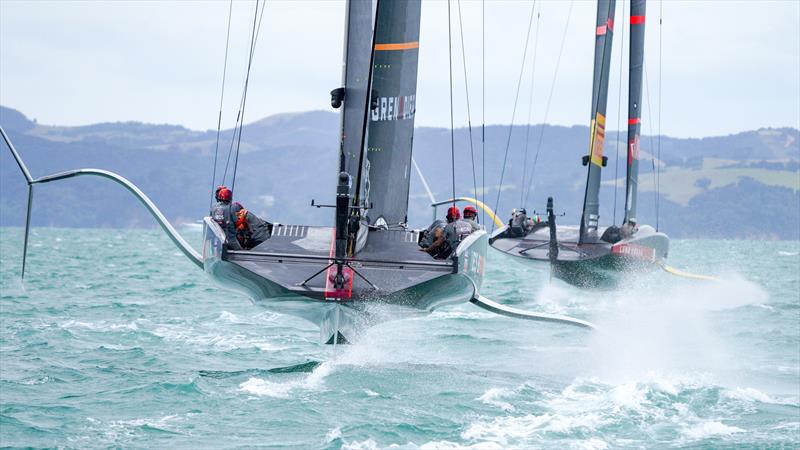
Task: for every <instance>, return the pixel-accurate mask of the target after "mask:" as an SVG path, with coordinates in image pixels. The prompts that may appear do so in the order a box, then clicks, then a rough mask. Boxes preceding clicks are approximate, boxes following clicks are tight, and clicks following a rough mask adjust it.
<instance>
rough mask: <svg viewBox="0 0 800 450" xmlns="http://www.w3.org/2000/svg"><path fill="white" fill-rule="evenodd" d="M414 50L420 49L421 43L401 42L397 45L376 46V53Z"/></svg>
mask: <svg viewBox="0 0 800 450" xmlns="http://www.w3.org/2000/svg"><path fill="white" fill-rule="evenodd" d="M412 48H419V41H414V42H400V43H397V44H375V50H376V51H391V50H411V49H412Z"/></svg>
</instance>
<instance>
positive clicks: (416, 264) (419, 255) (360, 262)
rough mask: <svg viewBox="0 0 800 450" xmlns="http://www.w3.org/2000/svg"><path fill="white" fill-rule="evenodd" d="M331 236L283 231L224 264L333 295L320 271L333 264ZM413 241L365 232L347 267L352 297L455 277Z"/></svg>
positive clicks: (402, 233) (306, 229)
mask: <svg viewBox="0 0 800 450" xmlns="http://www.w3.org/2000/svg"><path fill="white" fill-rule="evenodd" d="M333 233H334V232H333V228H331V227H311V226H296V225H283V226H281V227H278V228H276V229H275V230H274V231H273V235H272V237H271V238H270V239H269V240H267V241H266V242H264V243H262V244H261V245H259V246H257V247H256V248H254V249H252V250H249V251H228V252H226V254H225V256H224V258H223V259H224V260H226V261H228V262H232V263H234V264H236V265H238V266H240V267H241V268H243V269H246V270H248V271H250V272H253V273H254V274H256V275H258V276H260V277H263V278H266V279H269V280H271V281H273V282H275V283H277V284H279V285H281V286H283V287H284V288H286V289H288V290H290V291H293V292H295V293H301V294H303V295H309V296H315V297H324V296H325V293H326V291H327V292H328V293H330V290H331V289H332V288H331V283H330V282H329V280H328V275H329V273H328V270H324V269H325V267H326V266H328V265H329V264H330V263H331V262H332V259H331V256H332V254H333V247H332V243H333V238H334V234H333ZM417 238H418V233H417V232H415V231H406V230H370V231H369V234H368V237H367V243H366V245H365V246H364V248H363V249H362V250H361V251H359V252H358V253H357V254H356V257H355V258H353V259H352V260H351V261H350V265H351V267H352V268H353V269H354V270H355V271H356V272H357V273H352V274H351V277H352V280H353V283H352V295H353V297H354V298H359V297H366V296H375V295H376V294H378V295H383V294H387V293H392V292H396V291H400V290H403V289H406V288H409V287H413V286H415V285H418V284H420V283H422V282H425V281H429V280H432V279H434V278H437V277H439V276H442V275H445V274H449V273H453V272H454V266H453V262H452V261H449V260H435V259H433V258H432V257H431V256H430V255H428V254H427V253H425V252H421V251H419V246H418V245H417ZM320 271H322V272H320ZM318 272H319V273H318ZM317 273H318V274H317ZM315 274H317V275H316V276H314V275H315ZM359 274H360V275H361V276H359ZM362 277H363V278H362ZM309 278H310V280H309ZM304 282H305V284H303V283H304ZM373 285H374V286H377V289H375V287H374V286H373Z"/></svg>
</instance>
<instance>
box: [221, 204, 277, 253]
mask: <svg viewBox="0 0 800 450" xmlns="http://www.w3.org/2000/svg"><path fill="white" fill-rule="evenodd" d="M231 212H232V213H233V215H235V217H236V222H235V224H234V225H235V229H236V240H237V241H238V242H239V245H240V246H241V247H242V248H243V249H245V250H250V249H251V248H253V247H256V246H258V245H259V244H261V243H262V242H264V241H266V240H267V239H269V238H270V236H271V235H272V224H271V223H269V222H267V221H266V220H264V219H262V218H260V217H258V216H257V215H255V214H253V213H251V212H250V211H248V210H246V209H245V208H244V207H243V206H242V204H241V203H239V202H236V203H234V204H233V206H232V207H231Z"/></svg>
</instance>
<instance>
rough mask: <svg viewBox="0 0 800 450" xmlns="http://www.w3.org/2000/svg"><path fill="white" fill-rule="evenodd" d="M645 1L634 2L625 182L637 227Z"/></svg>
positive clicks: (628, 211)
mask: <svg viewBox="0 0 800 450" xmlns="http://www.w3.org/2000/svg"><path fill="white" fill-rule="evenodd" d="M645 7H646V4H645V0H631V20H630V24H631V25H630V27H631V32H630V68H629V71H630V75H629V82H628V141H627V142H628V145H627V147H628V152H627V153H628V164H627V174H626V177H625V178H626V183H625V219H624V221H623V224H631V225H634V226H635V225H636V223H637V219H636V199H637V194H638V179H639V137H640V135H641V126H642V125H641V122H642V119H641V118H642V110H641V104H642V73H643V70H644V23H645Z"/></svg>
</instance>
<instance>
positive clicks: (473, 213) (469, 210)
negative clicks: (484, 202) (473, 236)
mask: <svg viewBox="0 0 800 450" xmlns="http://www.w3.org/2000/svg"><path fill="white" fill-rule="evenodd" d="M464 222H467V223H468V224H470V226H471V227H472V231H478V230H480V229H481V226H480V224H478V210H477V209H475V207H474V206H472V205H468V206H465V207H464Z"/></svg>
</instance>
